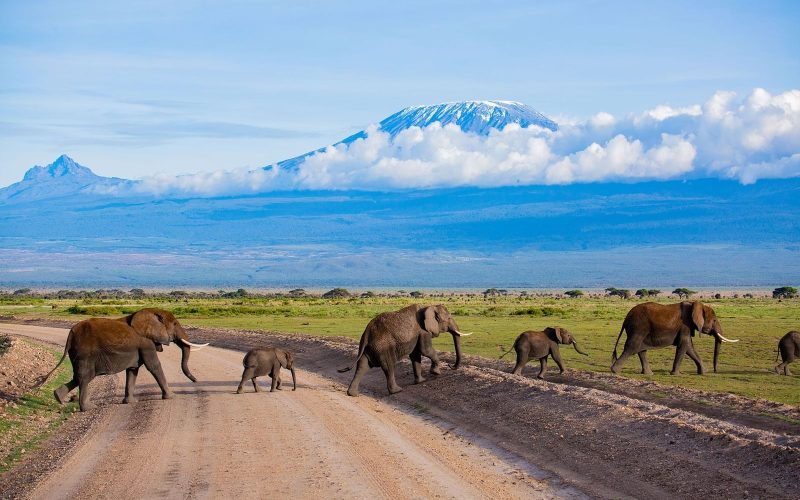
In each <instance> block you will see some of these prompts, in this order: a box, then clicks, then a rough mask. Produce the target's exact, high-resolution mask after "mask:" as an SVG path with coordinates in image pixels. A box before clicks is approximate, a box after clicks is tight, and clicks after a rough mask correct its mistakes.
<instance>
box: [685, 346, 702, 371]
mask: <svg viewBox="0 0 800 500" xmlns="http://www.w3.org/2000/svg"><path fill="white" fill-rule="evenodd" d="M686 354H687V355H688V356H689V358H690V359H691V360H692V361H694V364H696V365H697V374H698V375H705V374H706V369H705V367H704V366H703V361H702V360H701V359H700V356H698V355H697V351H695V350H694V346H693V345H692V344H691V341H690V343H689V345H688V347H687V349H686Z"/></svg>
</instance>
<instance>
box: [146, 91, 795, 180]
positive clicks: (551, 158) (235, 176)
mask: <svg viewBox="0 0 800 500" xmlns="http://www.w3.org/2000/svg"><path fill="white" fill-rule="evenodd" d="M798 175H800V90H791V91H788V92H784V93H781V94H777V95H772V94H770V93H769V92H767V91H766V90H764V89H755V90H753V91H752V92H751V93H750V94H749V95H748V96H745V97H740V96H738V95H736V94H735V93H733V92H723V91H720V92H717V93H715V94H714V95H713V96H712V97H711V98H710V99H709V100H708V101H707V102H705V103H704V104H702V105H693V106H685V107H677V108H676V107H671V106H667V105H660V106H657V107H655V108H653V109H651V110H647V111H645V112H643V113H640V114H636V115H631V116H627V117H614V116H612V115H611V114H609V113H604V112H603V113H598V114H596V115H594V116H592V117H591V118H589V119H588V120H586V121H568V120H563V121H561V124H560V128H559V130H558V131H556V132H553V131H550V130H548V129H543V128H538V127H528V128H521V127H519V126H518V125H509V126H507V127H506V128H505V129H503V130H494V131H492V132H491V133H490V134H489V135H488V136H478V135H474V134H470V133H464V132H462V131H461V130H460V129H459V128H458V127H457V126H455V125H447V126H441V125H440V124H438V123H435V124H433V125H431V126H429V127H426V128H424V129H422V128H419V127H411V128H409V129H407V130H404V131H402V132H401V133H399V134H398V135H397V136H396V137H394V138H391V137H390V136H389V135H388V134H387V133H384V132H381V131H380V130H379V129H378V128H377V127H376V126H372V127H370V128H368V129H367V137H366V138H364V139H359V140H357V141H355V142H353V143H351V144H350V145H349V146H348V145H343V144H340V145H337V146H330V147H328V148H326V149H325V150H323V151H321V152H319V153H317V154H314V155H312V156H310V157H308V158H307V159H306V160H305V162H303V163H302V164H300V166H299V168H298V169H297V170H296V171H291V172H290V171H282V170H278V169H273V170H272V171H264V170H257V171H234V172H215V173H207V174H196V175H186V176H179V177H168V176H158V177H151V178H148V179H145V180H144V181H143V183H142V185H141V186H140V189H141V190H143V191H146V192H151V193H155V194H164V193H168V192H176V191H177V192H188V193H194V194H224V193H233V192H258V191H266V190H277V189H379V190H384V189H404V188H431V187H449V186H481V187H494V186H507V185H519V184H569V183H575V182H602V181H619V180H645V179H674V178H685V177H722V178H734V179H738V180H739V181H740V182H743V183H752V182H755V181H757V180H758V179H762V178H769V177H793V176H798Z"/></svg>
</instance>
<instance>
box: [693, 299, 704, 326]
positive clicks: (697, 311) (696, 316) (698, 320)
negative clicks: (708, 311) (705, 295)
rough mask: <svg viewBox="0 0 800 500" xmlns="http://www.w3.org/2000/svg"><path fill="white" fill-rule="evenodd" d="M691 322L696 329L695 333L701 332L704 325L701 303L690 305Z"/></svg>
mask: <svg viewBox="0 0 800 500" xmlns="http://www.w3.org/2000/svg"><path fill="white" fill-rule="evenodd" d="M692 322H693V323H694V326H695V328H697V331H699V332H702V331H703V325H705V323H706V319H705V316H703V304H702V302H693V303H692Z"/></svg>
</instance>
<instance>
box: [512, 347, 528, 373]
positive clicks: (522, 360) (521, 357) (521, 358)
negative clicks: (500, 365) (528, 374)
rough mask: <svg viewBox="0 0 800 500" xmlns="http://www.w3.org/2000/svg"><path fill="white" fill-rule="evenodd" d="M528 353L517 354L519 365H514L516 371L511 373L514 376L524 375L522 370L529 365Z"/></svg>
mask: <svg viewBox="0 0 800 500" xmlns="http://www.w3.org/2000/svg"><path fill="white" fill-rule="evenodd" d="M528 359H529V358H528V353H527V352H518V353H517V364H515V365H514V369H513V370H511V373H513V374H514V375H522V370H523V369H524V368H525V365H527V364H528Z"/></svg>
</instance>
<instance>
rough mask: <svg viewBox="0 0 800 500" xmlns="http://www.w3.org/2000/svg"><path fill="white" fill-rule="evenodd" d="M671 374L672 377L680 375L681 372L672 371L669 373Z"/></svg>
mask: <svg viewBox="0 0 800 500" xmlns="http://www.w3.org/2000/svg"><path fill="white" fill-rule="evenodd" d="M669 374H670V375H680V374H681V372H679V371H678V370H672V371H671V372H669Z"/></svg>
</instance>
